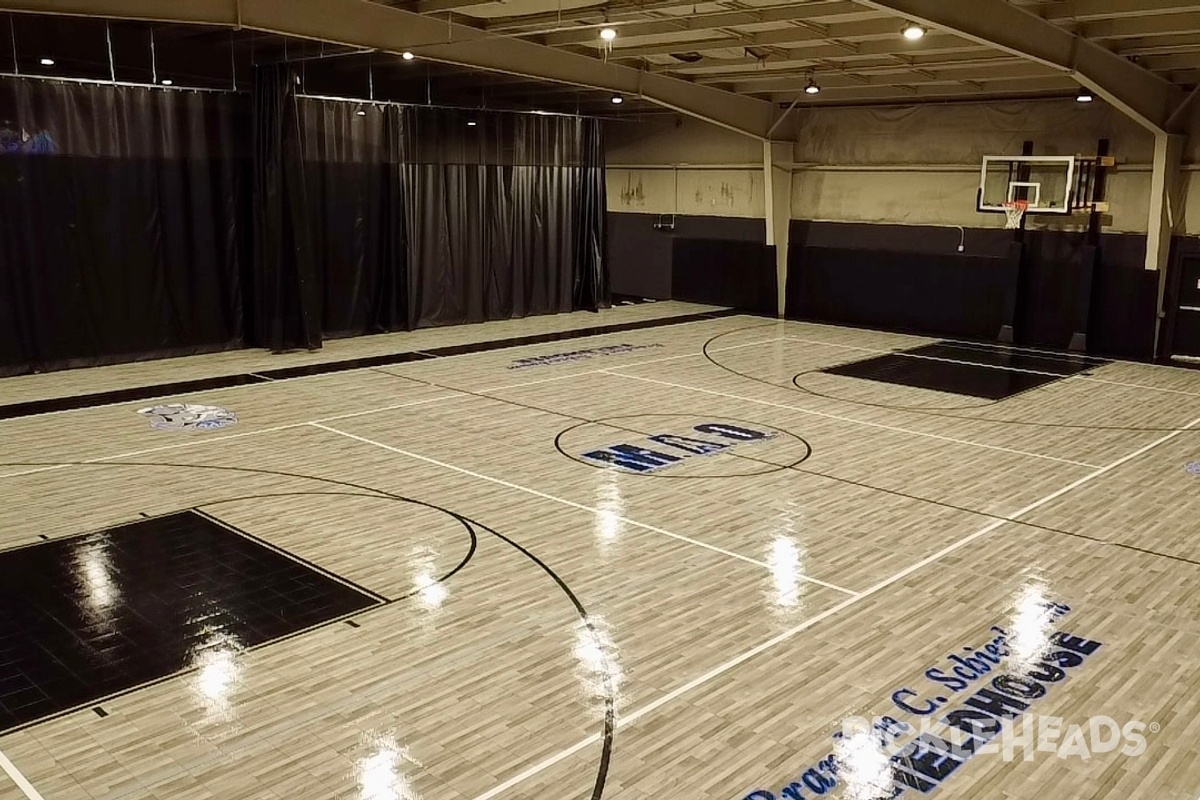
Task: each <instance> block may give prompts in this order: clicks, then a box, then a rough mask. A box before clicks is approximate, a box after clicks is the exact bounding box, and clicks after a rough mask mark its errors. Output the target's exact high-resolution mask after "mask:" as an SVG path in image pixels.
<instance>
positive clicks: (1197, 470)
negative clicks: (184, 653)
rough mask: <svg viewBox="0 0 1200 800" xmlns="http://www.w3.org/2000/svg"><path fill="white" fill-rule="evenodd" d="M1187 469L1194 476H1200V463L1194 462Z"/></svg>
mask: <svg viewBox="0 0 1200 800" xmlns="http://www.w3.org/2000/svg"><path fill="white" fill-rule="evenodd" d="M1186 469H1187V471H1188V472H1190V473H1192V474H1193V475H1200V461H1192V462H1191V463H1189V464H1188V465H1187V467H1186Z"/></svg>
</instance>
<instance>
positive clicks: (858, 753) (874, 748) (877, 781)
mask: <svg viewBox="0 0 1200 800" xmlns="http://www.w3.org/2000/svg"><path fill="white" fill-rule="evenodd" d="M834 749H835V750H836V752H837V759H838V764H839V765H841V769H840V770H839V774H838V777H839V778H840V779H842V780H843V781H844V782H845V786H846V791H845V793H844V794H843V795H842V797H843V798H844V800H877V798H880V797H891V792H892V788H893V787H892V761H891V758H890V756H889V755H888V753H887V751H886V750H884V749H883V746H882V745H881V744H880V743H879V738H878V736H876V735H875V734H873V733H871V732H869V731H862V732H860V733H852V734H850V735H848V736H845V737H844V738H842V739H840V740H839V741H838V743H837V744H836V745H835V748H834Z"/></svg>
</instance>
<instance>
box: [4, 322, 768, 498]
mask: <svg viewBox="0 0 1200 800" xmlns="http://www.w3.org/2000/svg"><path fill="white" fill-rule="evenodd" d="M781 339H782V337H776V338H774V339H764V340H762V341H757V342H749V343H748V344H739V345H733V346H732V347H723V348H721V349H720V350H713V351H712V352H714V353H716V352H723V351H725V350H737V349H739V348H742V347H754V346H756V345H760V344H770V343H771V342H776V341H780V340H781ZM703 355H704V354H703V353H686V354H684V355H680V356H666V357H664V358H654V359H650V360H648V361H638V362H635V363H632V364H622V365H620V366H619V367H613V369H627V368H630V367H640V366H642V365H643V364H657V363H660V362H662V361H677V360H679V359H683V358H701V357H703ZM363 369H375V368H373V367H364V368H363ZM347 371H348V372H349V371H354V370H347ZM604 371H605V369H603V368H598V369H593V370H588V371H586V372H572V373H571V374H569V375H556V376H555V377H553V378H541V379H540V380H536V381H527V382H525V383H509V384H505V385H503V386H490V387H488V388H486V389H477V390H476V393H477V394H486V393H488V392H496V391H499V390H501V389H520V388H523V387H526V386H537V385H538V384H542V383H550V382H551V381H562V380H567V379H569V378H578V377H580V376H583V375H599V374H601V373H603V372H604ZM383 374H385V375H391V376H392V377H394V378H404V379H407V380H412V381H416V382H420V381H419V379H416V378H409V376H407V375H397V374H395V373H392V372H384V373H383ZM303 377H312V376H303ZM286 380H299V378H288V379H286ZM257 385H259V386H261V385H262V384H257ZM439 388H443V389H446V390H447V391H451V392H454V394H447V395H439V396H437V397H427V398H425V399H423V400H413V401H410V402H408V403H399V404H396V405H390V406H382V407H380V408H372V409H368V410H366V411H355V412H352V413H350V414H338V415H336V416H332V417H321V418H319V419H307V420H304V421H303V422H292V423H289V424H287V425H276V426H274V427H271V428H262V429H260V430H255V431H246V432H245V433H234V434H230V435H228V436H214V437H212V438H208V437H206V438H203V439H189V440H188V441H186V442H177V443H175V444H165V445H160V446H158V447H148V448H146V449H144V450H132V451H130V452H128V453H117V454H116V455H110V456H101V457H99V458H91V459H88V460H86V461H78V462H73V463H70V464H55V465H53V466H48V467H34V468H32V469H26V470H21V471H20V472H6V473H2V474H0V480H2V479H4V478H17V477H20V476H22V475H35V474H37V473H39V472H53V471H55V470H59V469H69V468H71V467H74V466H78V465H80V464H98V463H101V462H104V461H112V460H113V459H115V458H133V457H135V456H144V455H149V454H150V453H160V452H162V451H164V450H177V449H179V448H183V447H195V446H197V445H202V444H216V443H217V442H227V441H229V440H231V439H244V438H245V437H247V436H258V435H259V434H264V433H278V432H279V431H286V430H292V429H294V428H303V427H304V426H306V425H309V424H310V423H313V422H337V421H338V420H341V419H353V418H354V417H366V416H370V415H372V414H383V413H386V412H388V411H396V410H397V409H401V408H408V407H410V406H419V405H424V404H426V403H436V402H438V401H439V400H462V399H464V398H467V397H472V396H473V395H471V394H469V393H467V392H464V391H463V390H461V389H455V388H454V387H453V386H443V387H439ZM55 413H59V412H55Z"/></svg>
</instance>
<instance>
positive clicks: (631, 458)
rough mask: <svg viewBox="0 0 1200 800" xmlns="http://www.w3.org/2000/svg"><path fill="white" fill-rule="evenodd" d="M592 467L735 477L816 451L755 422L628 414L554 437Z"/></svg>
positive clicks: (790, 463) (788, 464)
mask: <svg viewBox="0 0 1200 800" xmlns="http://www.w3.org/2000/svg"><path fill="white" fill-rule="evenodd" d="M554 446H555V448H556V449H557V450H558V452H559V453H561V454H562V455H564V456H566V457H567V458H570V459H571V460H572V461H577V462H579V463H580V464H586V465H587V466H589V467H597V468H599V469H605V470H612V471H613V472H624V473H628V474H633V475H654V476H661V477H664V478H696V479H711V478H734V477H750V476H755V475H766V474H770V473H772V472H778V471H779V470H785V469H790V468H792V467H795V466H796V465H798V464H800V463H802V462H803V461H805V460H806V459H808V457H809V456H811V455H812V448H811V447H809V445H808V442H806V441H804V440H803V439H802V438H800V437H799V436H797V435H796V434H794V433H792V432H790V431H786V430H783V429H781V428H776V427H773V426H771V425H766V424H764V423H761V422H755V421H752V420H743V419H734V418H730V417H719V416H711V417H695V416H691V415H688V414H626V415H623V416H620V417H605V418H602V419H596V420H589V421H587V422H580V423H578V424H575V425H572V426H571V427H569V428H567V429H566V430H563V431H562V432H560V433H559V434H558V436H556V437H555V439H554Z"/></svg>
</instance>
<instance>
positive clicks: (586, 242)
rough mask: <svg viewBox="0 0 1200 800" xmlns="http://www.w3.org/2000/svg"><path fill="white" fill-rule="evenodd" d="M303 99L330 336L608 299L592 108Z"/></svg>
mask: <svg viewBox="0 0 1200 800" xmlns="http://www.w3.org/2000/svg"><path fill="white" fill-rule="evenodd" d="M299 108H300V115H301V120H302V124H301V131H302V138H303V142H304V147H303V162H304V173H305V175H306V176H307V179H308V188H309V191H310V198H309V200H310V214H311V216H312V218H313V219H314V221H315V222H314V226H313V230H314V241H313V244H314V247H315V256H316V257H315V261H316V268H315V274H316V275H317V277H318V282H319V284H320V296H321V299H322V313H321V330H322V333H323V334H324V335H325V336H338V335H353V334H360V333H370V332H377V331H389V330H399V329H403V328H406V327H407V328H420V327H429V326H438V325H454V324H461V323H468V322H484V321H487V320H497V319H510V318H513V317H524V316H529V315H534V314H553V313H560V312H565V311H572V310H575V309H578V308H590V309H595V308H599V307H600V306H603V305H607V304H608V297H609V295H608V292H609V290H608V280H607V252H606V237H605V228H604V224H605V213H604V208H605V200H606V198H605V194H604V191H605V190H604V152H603V142H602V139H601V128H600V123H599V122H598V121H596V120H587V119H580V118H575V117H557V116H548V115H539V116H534V115H519V114H510V113H503V112H470V111H457V110H452V109H442V108H428V107H412V106H396V105H374V104H370V103H366V104H362V105H358V104H355V103H347V102H344V101H334V100H320V99H304V98H301V99H300V101H299Z"/></svg>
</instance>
